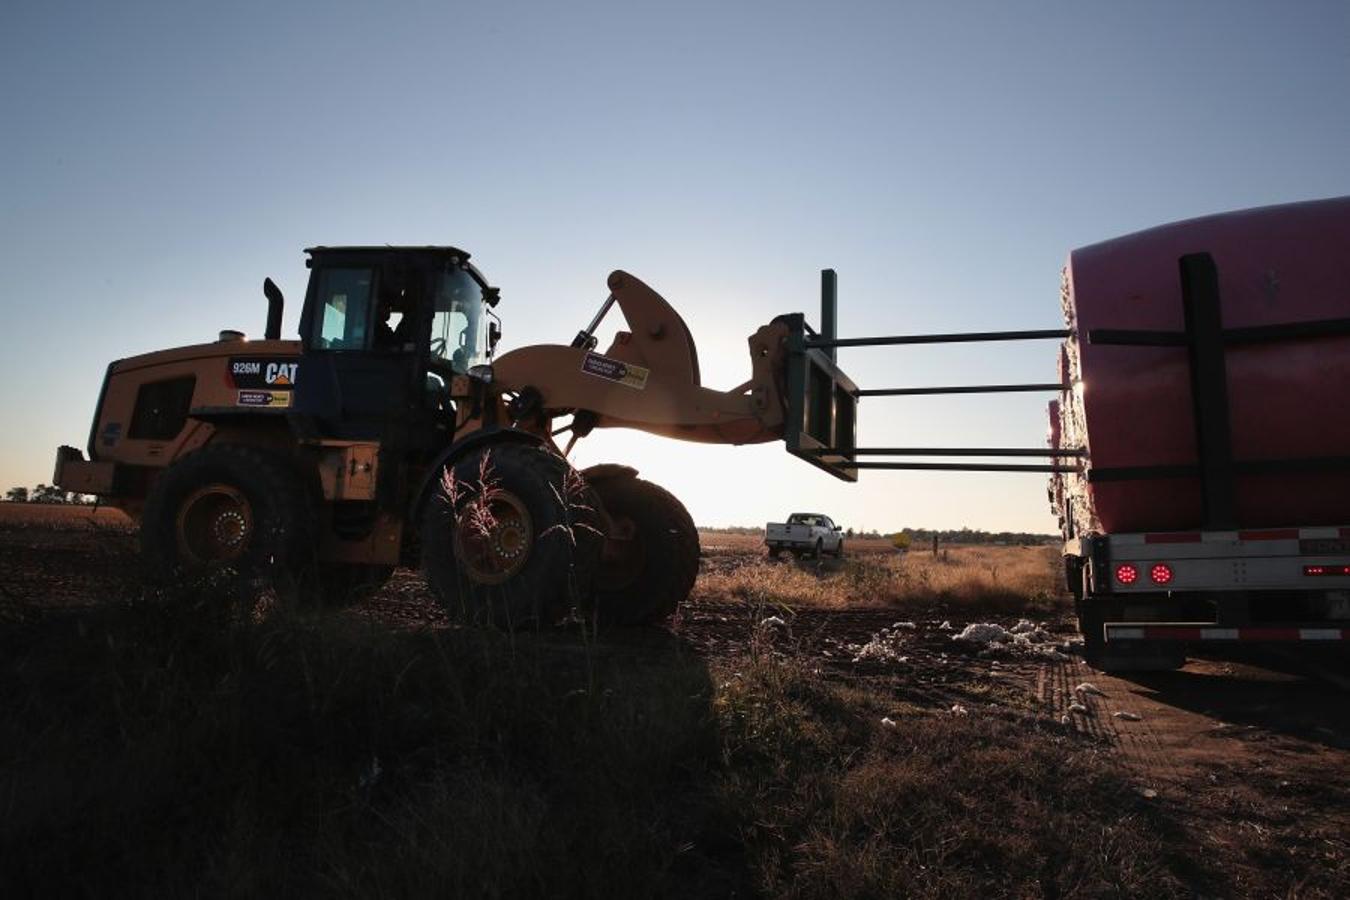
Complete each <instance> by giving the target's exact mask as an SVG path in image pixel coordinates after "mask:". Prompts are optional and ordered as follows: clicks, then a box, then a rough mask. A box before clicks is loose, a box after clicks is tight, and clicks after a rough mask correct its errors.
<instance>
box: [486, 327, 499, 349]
mask: <svg viewBox="0 0 1350 900" xmlns="http://www.w3.org/2000/svg"><path fill="white" fill-rule="evenodd" d="M501 339H502V326H500V325H498V324H497V323H496V322H489V323H488V350H489V351H491V350H495V349H497V342H498V341H500V340H501Z"/></svg>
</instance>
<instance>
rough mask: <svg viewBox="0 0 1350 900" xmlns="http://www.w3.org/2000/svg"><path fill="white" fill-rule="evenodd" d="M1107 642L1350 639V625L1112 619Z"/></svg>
mask: <svg viewBox="0 0 1350 900" xmlns="http://www.w3.org/2000/svg"><path fill="white" fill-rule="evenodd" d="M1104 628H1105V638H1106V642H1107V643H1108V644H1109V643H1121V642H1125V641H1184V642H1188V643H1189V642H1202V641H1203V642H1235V641H1252V642H1260V643H1293V642H1297V641H1350V628H1329V627H1327V626H1326V625H1245V626H1239V627H1236V628H1225V627H1223V626H1219V625H1213V624H1206V623H1196V622H1108V623H1106V625H1105V626H1104Z"/></svg>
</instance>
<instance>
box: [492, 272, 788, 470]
mask: <svg viewBox="0 0 1350 900" xmlns="http://www.w3.org/2000/svg"><path fill="white" fill-rule="evenodd" d="M609 288H610V292H611V294H612V296H613V298H614V301H615V304H616V305H617V306H618V307H619V309H620V311H621V312H622V313H623V316H624V319H625V321H626V322H627V326H628V327H627V330H622V331H619V332H618V334H616V335H615V338H614V342H613V343H612V344H611V345H610V346H609V348H608V349H607V350H606V351H605V352H604V353H597V352H595V351H594V350H589V349H586V348H585V347H569V346H563V345H560V344H537V345H534V346H529V347H522V348H520V349H518V350H513V351H511V352H510V353H507V354H505V355H503V356H502V357H500V358H499V359H498V360H497V361H496V363H495V364H494V366H493V370H494V384H495V385H496V386H497V388H498V389H499V390H501V391H503V392H506V391H515V392H519V391H523V390H525V389H526V388H533V389H534V390H535V391H538V392H539V395H540V396H541V397H542V403H543V408H544V410H545V412H546V413H547V414H549V415H551V416H552V415H565V414H567V413H570V412H576V411H588V412H590V413H592V414H594V415H595V416H596V417H597V418H596V422H595V424H596V426H597V427H601V428H635V429H638V430H640V431H647V432H650V433H652V434H659V435H664V436H666V437H672V438H678V439H681V440H687V441H699V442H703V443H715V444H754V443H763V442H766V441H774V440H778V439H780V438H782V437H783V421H784V414H785V404H784V377H785V376H784V371H785V367H786V357H787V339H788V328H787V326H785V325H784V324H782V323H779V322H773V323H770V324H768V325H765V326H763V327H761V328H760V329H759V330H758V331H756V332H755V333H754V334H753V335H751V336H750V338H749V349H750V361H751V376H750V379H749V380H748V381H746V382H745V383H744V384H742V385H740V386H738V387H736V388H733V389H731V390H729V391H716V390H710V389H709V388H705V387H703V386H702V385H701V384H700V381H699V368H698V351H697V348H696V347H695V344H694V340H693V337H692V336H691V335H690V333H689V328H688V326H686V325H685V323H684V320H683V319H681V318H680V315H679V313H677V312H676V311H675V309H674V308H673V307H671V305H670V304H669V303H667V302H666V301H665V299H664V298H663V297H661V295H660V294H658V293H657V292H656V291H654V290H652V289H651V288H650V287H648V286H647V285H646V284H645V283H643V282H642V281H641V280H640V279H638V278H636V277H634V276H633V275H630V274H628V273H627V272H620V271H616V272H614V273H612V274H611V275H610V276H609Z"/></svg>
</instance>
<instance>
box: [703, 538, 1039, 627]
mask: <svg viewBox="0 0 1350 900" xmlns="http://www.w3.org/2000/svg"><path fill="white" fill-rule="evenodd" d="M706 563H707V564H706V565H705V567H704V571H703V572H702V573H700V575H699V579H698V583H697V585H696V586H695V589H694V591H695V597H696V598H698V599H702V600H707V601H713V602H750V603H755V604H768V605H786V606H799V605H800V606H818V607H828V608H843V607H848V606H886V607H906V606H922V607H930V606H932V605H934V604H940V605H942V606H945V607H949V608H952V609H960V610H967V611H971V612H973V611H976V610H986V609H987V610H997V611H1002V612H1007V613H1021V612H1047V611H1050V610H1051V609H1054V608H1056V607H1058V606H1060V605H1062V594H1063V581H1062V576H1061V574H1060V560H1059V553H1058V550H1057V549H1056V548H1054V547H997V546H971V547H951V548H947V549H945V550H941V551H939V553H938V555H937V556H933V555H932V554H931V553H928V552H915V551H911V552H909V553H904V554H901V553H896V552H895V551H890V552H888V553H882V552H874V553H850V554H849V555H847V556H845V558H844V559H843V560H842V561H841V562H837V563H836V562H834V561H832V560H827V561H825V562H824V563H823V564H822V565H821V566H819V567H817V566H816V565H815V564H814V563H810V562H806V563H795V562H792V561H790V560H783V561H773V560H769V559H768V558H767V557H765V558H759V559H750V560H745V559H744V558H741V559H734V560H731V561H730V564H726V565H723V564H721V563H720V561H719V560H718V558H717V557H716V556H710V558H709V559H708V560H706Z"/></svg>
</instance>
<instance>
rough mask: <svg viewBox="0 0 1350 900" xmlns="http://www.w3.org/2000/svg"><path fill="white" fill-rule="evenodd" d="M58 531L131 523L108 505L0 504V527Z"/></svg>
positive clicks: (120, 525) (127, 526)
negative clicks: (54, 529) (53, 529)
mask: <svg viewBox="0 0 1350 900" xmlns="http://www.w3.org/2000/svg"><path fill="white" fill-rule="evenodd" d="M31 527H39V528H59V529H61V530H62V531H71V530H93V529H100V530H101V529H105V528H118V529H125V528H130V527H131V520H130V519H129V518H127V516H126V514H125V513H123V512H122V511H121V510H119V509H113V508H112V507H111V506H100V507H97V508H95V507H93V506H76V505H74V504H61V503H0V528H31Z"/></svg>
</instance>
